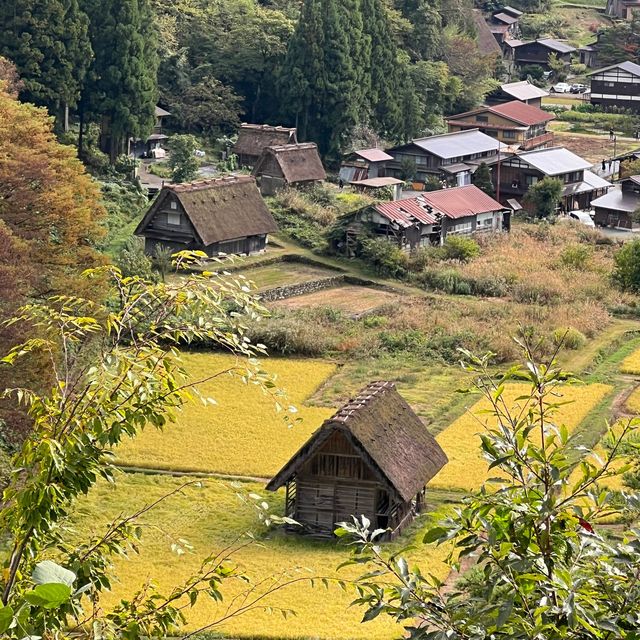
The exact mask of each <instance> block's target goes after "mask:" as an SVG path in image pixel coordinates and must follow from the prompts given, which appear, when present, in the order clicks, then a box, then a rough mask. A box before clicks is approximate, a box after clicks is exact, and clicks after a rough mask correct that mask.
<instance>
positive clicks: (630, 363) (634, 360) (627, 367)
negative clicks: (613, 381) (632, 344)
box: [620, 349, 640, 374]
mask: <svg viewBox="0 0 640 640" xmlns="http://www.w3.org/2000/svg"><path fill="white" fill-rule="evenodd" d="M620 371H621V372H622V373H631V374H640V349H636V350H635V351H634V352H633V353H632V354H631V355H629V356H627V357H626V358H625V359H624V360H623V361H622V363H621V364H620Z"/></svg>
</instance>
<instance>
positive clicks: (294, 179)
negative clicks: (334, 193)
mask: <svg viewBox="0 0 640 640" xmlns="http://www.w3.org/2000/svg"><path fill="white" fill-rule="evenodd" d="M253 175H254V176H255V177H257V178H259V179H260V191H261V192H262V194H263V195H273V194H274V193H275V192H276V191H278V189H281V188H282V187H285V186H289V185H291V186H304V185H309V184H313V183H314V182H321V181H322V180H325V179H326V177H327V174H326V173H325V170H324V167H323V166H322V161H321V160H320V156H319V155H318V147H317V145H316V144H314V143H313V142H305V143H302V144H287V145H283V146H280V147H267V148H266V149H264V151H263V152H262V155H261V156H260V159H259V160H258V162H257V163H256V165H255V167H254V168H253Z"/></svg>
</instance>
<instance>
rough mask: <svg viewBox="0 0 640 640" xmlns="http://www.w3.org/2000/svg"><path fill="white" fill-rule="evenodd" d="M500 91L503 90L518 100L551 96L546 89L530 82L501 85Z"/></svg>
mask: <svg viewBox="0 0 640 640" xmlns="http://www.w3.org/2000/svg"><path fill="white" fill-rule="evenodd" d="M500 89H502V91H504V93H508V94H509V95H510V96H513V97H514V98H515V99H516V100H531V99H533V98H544V97H545V96H548V95H549V94H548V93H547V92H546V91H545V90H544V89H540V87H536V86H535V85H534V84H531V83H530V82H529V81H528V80H522V81H521V82H508V83H507V84H503V85H501V86H500Z"/></svg>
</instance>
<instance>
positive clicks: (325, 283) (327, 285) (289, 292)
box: [259, 274, 345, 302]
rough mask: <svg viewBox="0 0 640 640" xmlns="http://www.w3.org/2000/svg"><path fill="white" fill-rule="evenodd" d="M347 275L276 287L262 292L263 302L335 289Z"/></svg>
mask: <svg viewBox="0 0 640 640" xmlns="http://www.w3.org/2000/svg"><path fill="white" fill-rule="evenodd" d="M344 282H345V276H344V275H343V274H341V275H339V276H330V277H328V278H319V279H317V280H309V281H308V282H296V283H295V284H289V285H284V286H282V287H274V288H273V289H267V290H266V291H261V292H260V294H259V295H260V298H261V299H262V301H263V302H274V301H275V300H284V299H285V298H292V297H294V296H303V295H305V294H307V293H313V292H314V291H320V290H321V289H333V288H334V287H339V286H340V285H341V284H344Z"/></svg>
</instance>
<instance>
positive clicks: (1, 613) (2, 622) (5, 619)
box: [0, 606, 13, 633]
mask: <svg viewBox="0 0 640 640" xmlns="http://www.w3.org/2000/svg"><path fill="white" fill-rule="evenodd" d="M12 622H13V609H12V608H11V607H9V606H7V607H2V608H1V609H0V633H4V632H5V631H6V630H7V629H8V628H9V626H10V625H11V623H12Z"/></svg>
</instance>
